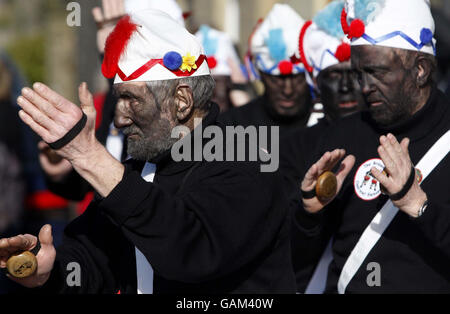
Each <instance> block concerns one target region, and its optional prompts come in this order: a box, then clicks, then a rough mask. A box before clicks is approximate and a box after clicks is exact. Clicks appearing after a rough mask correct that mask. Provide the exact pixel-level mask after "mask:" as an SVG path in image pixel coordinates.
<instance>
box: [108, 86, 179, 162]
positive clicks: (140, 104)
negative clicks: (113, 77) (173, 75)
mask: <svg viewBox="0 0 450 314" xmlns="http://www.w3.org/2000/svg"><path fill="white" fill-rule="evenodd" d="M114 89H115V93H116V94H117V97H118V98H119V100H118V103H117V106H116V114H115V119H114V124H115V126H116V127H117V128H119V129H121V130H122V131H123V133H124V134H125V136H126V137H127V139H128V147H127V148H128V154H129V155H130V156H131V157H133V158H134V159H136V160H141V161H150V162H151V161H152V160H153V159H154V158H156V157H158V156H160V155H161V154H162V153H164V152H166V151H167V150H169V149H170V148H171V147H172V145H173V144H174V143H175V142H176V140H175V139H171V132H172V129H173V128H174V127H175V125H176V123H175V122H174V121H175V120H174V119H173V117H174V113H172V112H170V110H169V109H170V108H171V107H172V108H174V106H171V103H173V99H169V100H167V101H166V103H159V102H158V101H157V97H155V95H154V94H152V93H151V92H150V90H149V89H148V87H147V85H146V84H145V83H144V82H136V83H135V82H133V83H122V84H117V85H116V86H115V87H114Z"/></svg>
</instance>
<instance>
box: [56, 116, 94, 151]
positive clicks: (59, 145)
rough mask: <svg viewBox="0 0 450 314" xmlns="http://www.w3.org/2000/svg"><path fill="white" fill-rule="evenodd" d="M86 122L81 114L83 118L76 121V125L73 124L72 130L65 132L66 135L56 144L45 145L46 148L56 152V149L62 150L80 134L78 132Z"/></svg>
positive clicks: (85, 117) (85, 118)
mask: <svg viewBox="0 0 450 314" xmlns="http://www.w3.org/2000/svg"><path fill="white" fill-rule="evenodd" d="M86 122H87V116H86V115H85V114H84V113H83V117H82V118H81V119H80V121H78V123H77V124H75V126H74V127H73V128H72V130H70V131H69V132H67V134H66V135H64V136H63V137H62V138H61V139H59V140H57V141H56V142H54V143H51V144H50V143H47V144H48V146H50V148H51V149H53V150H58V149H61V148H63V147H64V146H66V145H67V144H69V143H70V142H71V141H72V140H73V139H74V138H75V137H77V136H78V134H80V132H81V131H82V130H83V129H84V127H85V126H86Z"/></svg>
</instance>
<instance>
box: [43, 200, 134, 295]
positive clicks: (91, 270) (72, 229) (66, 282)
mask: <svg viewBox="0 0 450 314" xmlns="http://www.w3.org/2000/svg"><path fill="white" fill-rule="evenodd" d="M124 242H125V239H124V238H123V237H122V236H121V232H120V230H119V229H118V228H117V226H115V225H114V224H113V223H112V222H111V221H110V219H109V218H108V217H106V216H105V215H104V214H103V213H101V212H100V211H98V210H97V208H96V203H95V202H94V203H91V205H90V206H89V208H88V209H87V210H86V212H85V213H84V214H83V215H81V216H80V217H78V218H77V219H75V220H74V221H73V222H72V223H71V224H70V225H69V226H68V227H67V228H66V230H65V231H64V239H63V244H62V245H61V246H59V247H58V248H57V249H56V260H55V264H54V267H53V271H52V274H51V276H50V279H49V281H48V282H47V283H46V284H45V285H44V286H43V287H42V288H39V289H37V290H36V291H37V292H38V293H42V294H55V293H61V294H114V293H117V292H118V291H119V287H120V282H121V277H120V276H122V275H125V274H128V271H133V270H127V269H124V267H123V265H132V264H130V263H124V258H131V259H132V258H134V255H133V252H129V254H127V252H125V251H124V250H126V248H127V247H130V248H131V246H129V245H128V246H127V245H126V243H124ZM124 248H125V249H124ZM74 263H76V265H79V270H80V281H79V285H77V284H74V280H75V277H73V276H71V274H72V275H73V272H74V271H75V268H74V266H73V265H74Z"/></svg>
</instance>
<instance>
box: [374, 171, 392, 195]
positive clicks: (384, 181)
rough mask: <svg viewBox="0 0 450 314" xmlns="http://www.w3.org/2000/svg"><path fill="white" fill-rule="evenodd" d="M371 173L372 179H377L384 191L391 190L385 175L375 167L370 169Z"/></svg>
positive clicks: (389, 182)
mask: <svg viewBox="0 0 450 314" xmlns="http://www.w3.org/2000/svg"><path fill="white" fill-rule="evenodd" d="M371 173H372V175H373V177H374V178H375V179H377V180H378V181H379V182H380V184H381V185H382V186H383V187H384V188H385V189H387V190H388V191H390V190H391V180H389V178H388V177H387V176H386V174H384V173H383V172H382V171H380V170H378V169H377V168H375V167H374V168H372V169H371Z"/></svg>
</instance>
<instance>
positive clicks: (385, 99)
mask: <svg viewBox="0 0 450 314" xmlns="http://www.w3.org/2000/svg"><path fill="white" fill-rule="evenodd" d="M414 57H415V54H414V52H410V51H407V50H402V49H394V48H388V47H379V46H356V47H352V68H353V69H354V70H355V71H356V73H357V75H358V81H359V83H360V85H361V89H362V92H363V96H364V100H365V102H366V104H367V105H368V106H369V109H370V112H371V115H372V118H373V119H374V120H375V122H377V123H378V124H379V125H381V126H389V125H392V124H395V123H399V122H402V121H405V120H407V119H408V118H409V117H411V116H412V115H413V113H414V110H415V108H416V107H417V105H418V104H417V97H418V96H417V95H418V89H417V87H416V84H415V81H416V76H417V75H416V73H415V71H414V59H415V58H414ZM405 60H409V61H405ZM408 63H409V64H408Z"/></svg>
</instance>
